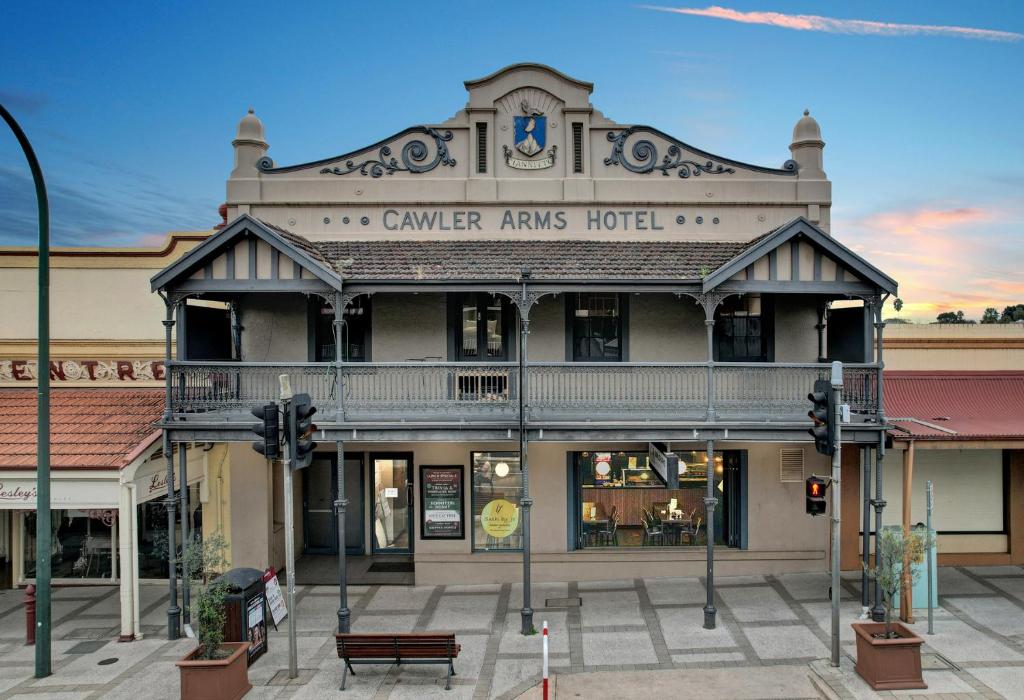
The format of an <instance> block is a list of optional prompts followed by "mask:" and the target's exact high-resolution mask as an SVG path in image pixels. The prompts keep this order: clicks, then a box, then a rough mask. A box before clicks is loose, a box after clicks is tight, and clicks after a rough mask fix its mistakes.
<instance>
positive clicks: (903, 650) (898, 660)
mask: <svg viewBox="0 0 1024 700" xmlns="http://www.w3.org/2000/svg"><path fill="white" fill-rule="evenodd" d="M852 626H853V631H854V633H855V634H856V637H857V667H856V668H857V673H858V674H860V677H861V678H863V679H864V680H865V681H867V683H868V685H870V686H871V687H872V688H874V689H875V690H904V689H909V688H927V687H928V684H927V683H925V682H924V678H922V677H921V645H922V644H924V640H923V639H921V638H920V637H918V636H917V635H916V634H914V633H913V632H912V631H911V630H910V629H909V628H907V627H906V626H904V625H902V624H900V623H899V622H894V623H892V625H891V628H892V630H893V631H895V632H896V634H898V635H899V637H897V638H896V639H876V638H875V637H874V636H873V635H875V634H884V633H885V623H883V622H857V623H854V624H853V625H852Z"/></svg>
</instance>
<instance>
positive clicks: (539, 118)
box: [513, 101, 548, 156]
mask: <svg viewBox="0 0 1024 700" xmlns="http://www.w3.org/2000/svg"><path fill="white" fill-rule="evenodd" d="M520 106H521V107H522V109H523V116H521V117H520V116H517V117H513V126H514V127H515V136H514V138H515V146H516V149H517V150H518V151H519V152H520V153H523V154H525V155H527V156H535V155H537V154H538V153H540V152H541V151H543V150H544V144H545V142H546V140H547V131H548V129H547V127H548V118H547V117H545V116H544V113H543V112H541V111H540V110H539V109H534V108H533V107H530V105H529V104H527V103H526V102H525V101H524V102H522V104H521V105H520Z"/></svg>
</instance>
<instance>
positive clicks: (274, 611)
mask: <svg viewBox="0 0 1024 700" xmlns="http://www.w3.org/2000/svg"><path fill="white" fill-rule="evenodd" d="M263 583H264V584H266V591H267V607H268V608H270V616H271V617H272V618H273V619H274V626H275V627H276V626H277V625H279V624H281V620H283V619H284V618H285V617H287V616H288V608H287V607H285V604H284V594H283V593H282V592H281V584H280V583H278V581H277V572H276V571H274V567H270V568H269V569H267V570H266V572H264V574H263Z"/></svg>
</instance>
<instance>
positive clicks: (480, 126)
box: [476, 122, 487, 173]
mask: <svg viewBox="0 0 1024 700" xmlns="http://www.w3.org/2000/svg"><path fill="white" fill-rule="evenodd" d="M476 171H477V172H478V173H486V172H487V122H477V123H476Z"/></svg>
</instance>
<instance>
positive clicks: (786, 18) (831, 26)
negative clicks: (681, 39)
mask: <svg viewBox="0 0 1024 700" xmlns="http://www.w3.org/2000/svg"><path fill="white" fill-rule="evenodd" d="M640 7H641V8H643V9H645V10H657V11H659V12H674V13H676V14H681V15H696V16H698V17H713V18H715V19H724V20H728V21H730V22H740V23H742V24H765V25H768V26H771V27H781V28H783V29H795V30H797V31H803V32H826V33H829V34H865V35H870V36H912V35H928V36H948V37H958V38H961V39H982V40H984V41H1020V40H1021V39H1024V34H1019V33H1017V32H1006V31H999V30H995V29H976V28H974V27H959V26H955V25H937V24H900V23H896V22H876V21H872V20H863V19H837V18H835V17H822V16H821V15H787V14H784V13H782V12H742V11H740V10H732V9H729V8H727V7H719V6H717V5H711V6H709V7H705V8H703V9H701V8H696V7H662V6H658V5H641V6H640Z"/></svg>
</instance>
